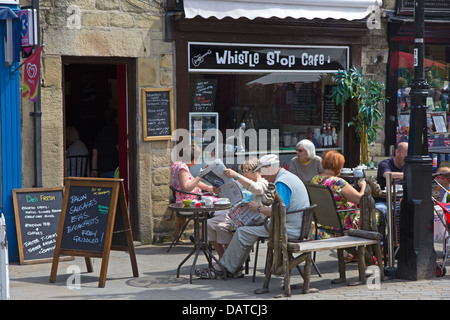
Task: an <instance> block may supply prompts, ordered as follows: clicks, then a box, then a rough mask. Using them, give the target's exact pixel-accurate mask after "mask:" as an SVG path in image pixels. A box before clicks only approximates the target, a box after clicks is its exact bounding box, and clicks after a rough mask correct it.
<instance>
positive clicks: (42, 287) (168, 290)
mask: <svg viewBox="0 0 450 320" xmlns="http://www.w3.org/2000/svg"><path fill="white" fill-rule="evenodd" d="M167 248H168V244H161V245H145V246H136V258H137V262H138V268H139V277H136V278H134V277H133V276H132V271H131V263H130V259H129V255H128V253H126V252H120V251H111V255H110V259H109V265H108V272H107V280H106V286H105V288H98V280H99V269H100V265H101V259H97V258H94V259H93V263H94V272H93V273H87V272H86V268H85V262H84V258H82V257H76V258H75V259H74V260H72V261H61V262H60V263H59V268H58V273H57V278H56V282H55V283H50V282H49V278H50V270H51V265H52V263H41V264H29V265H19V264H11V265H10V292H11V300H51V299H58V300H116V299H117V300H179V301H184V302H183V303H187V302H188V301H191V300H199V299H201V300H221V301H238V300H254V301H259V302H261V301H263V300H272V299H274V296H275V295H277V294H280V293H282V292H283V290H282V286H281V284H282V278H281V277H280V276H274V277H272V280H271V282H270V287H269V288H270V292H269V293H267V294H263V295H255V294H254V293H253V292H254V290H255V289H258V288H261V287H262V285H263V281H264V274H263V270H264V261H265V254H266V247H265V245H262V246H261V248H260V251H259V258H258V266H257V268H256V269H257V272H256V281H255V282H252V272H253V261H254V253H252V255H251V259H252V261H251V262H250V266H251V267H250V274H248V275H246V276H245V277H244V278H242V279H227V280H226V281H224V280H221V279H214V280H204V279H198V278H197V277H196V276H195V275H194V277H193V283H192V284H190V283H189V271H190V267H191V264H192V261H193V258H190V259H189V260H188V261H187V262H186V264H185V265H183V266H182V268H181V274H180V277H179V278H177V277H176V269H177V266H178V264H179V263H180V262H181V261H182V260H183V259H184V257H185V256H186V255H187V254H188V253H189V252H190V251H191V250H192V246H191V245H189V244H188V245H181V246H177V247H174V248H172V250H171V251H170V253H167V252H166V251H167ZM436 248H437V257H438V258H439V259H441V257H442V247H441V246H437V247H436ZM439 249H441V251H439ZM316 259H317V265H318V267H319V269H320V271H321V273H322V277H319V276H318V275H317V273H316V272H315V270H314V268H313V270H312V276H311V288H317V289H319V292H318V293H312V294H306V295H302V294H301V289H293V290H292V297H290V298H282V299H287V300H402V299H406V300H447V299H450V275H446V276H444V277H441V278H433V279H430V280H420V281H407V280H402V279H390V280H387V281H383V282H381V283H380V282H378V281H377V277H376V275H377V272H376V269H368V272H367V274H368V281H367V283H366V284H364V285H359V286H348V285H347V283H342V284H338V285H334V284H331V283H330V281H331V280H332V279H334V278H337V277H338V272H337V258H336V252H334V251H325V252H319V253H318V254H317V258H316ZM439 261H440V260H439ZM204 265H206V259H205V257H204V255H200V256H199V259H198V262H197V266H204ZM346 268H347V280H348V282H351V281H356V280H357V279H358V271H357V264H356V263H350V264H347V265H346ZM372 268H373V267H372ZM449 274H450V272H449ZM291 284H302V278H301V276H300V275H299V273H298V272H297V271H296V270H293V271H292V279H291Z"/></svg>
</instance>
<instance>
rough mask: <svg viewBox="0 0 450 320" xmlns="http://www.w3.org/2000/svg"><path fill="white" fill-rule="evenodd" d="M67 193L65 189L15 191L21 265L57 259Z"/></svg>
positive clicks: (15, 213)
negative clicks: (63, 206) (63, 204)
mask: <svg viewBox="0 0 450 320" xmlns="http://www.w3.org/2000/svg"><path fill="white" fill-rule="evenodd" d="M63 191H64V187H55V188H28V189H14V190H12V195H13V203H14V215H15V220H16V230H17V242H18V244H19V263H20V264H30V263H41V262H50V261H51V259H52V258H53V253H54V251H55V244H56V235H57V233H58V226H59V218H60V215H61V208H62V203H63Z"/></svg>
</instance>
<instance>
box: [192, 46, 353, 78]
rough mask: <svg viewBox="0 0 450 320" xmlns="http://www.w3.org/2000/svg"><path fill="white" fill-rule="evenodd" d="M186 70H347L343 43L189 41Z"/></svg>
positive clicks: (346, 50) (346, 53)
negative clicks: (335, 44) (275, 43)
mask: <svg viewBox="0 0 450 320" xmlns="http://www.w3.org/2000/svg"><path fill="white" fill-rule="evenodd" d="M188 46H189V71H190V72H215V71H221V72H223V71H228V72H237V71H240V72H302V71H303V72H311V71H315V72H317V71H320V72H337V71H338V70H344V69H348V60H349V47H347V46H286V45H282V46H281V45H280V46H279V45H261V44H236V43H230V44H228V43H205V42H189V44H188Z"/></svg>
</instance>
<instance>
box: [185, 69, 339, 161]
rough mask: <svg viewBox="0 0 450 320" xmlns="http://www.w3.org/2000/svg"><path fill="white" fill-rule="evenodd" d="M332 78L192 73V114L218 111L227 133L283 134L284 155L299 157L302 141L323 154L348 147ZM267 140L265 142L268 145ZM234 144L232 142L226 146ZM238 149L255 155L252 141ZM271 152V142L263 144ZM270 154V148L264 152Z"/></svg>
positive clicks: (237, 143) (281, 135)
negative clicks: (328, 149)
mask: <svg viewBox="0 0 450 320" xmlns="http://www.w3.org/2000/svg"><path fill="white" fill-rule="evenodd" d="M332 76H333V75H332V74H319V73H308V74H300V73H285V74H284V73H268V74H259V73H258V74H255V73H252V74H238V73H233V74H220V73H217V74H198V73H191V74H190V76H189V83H190V97H191V101H190V105H191V107H190V111H191V112H195V111H197V112H199V111H207V112H218V113H219V114H220V118H219V131H220V132H222V134H223V135H224V136H223V138H224V141H225V139H226V137H225V132H226V130H227V129H232V130H236V129H238V128H242V129H243V130H249V129H255V131H256V132H257V133H258V132H259V131H260V130H261V129H266V132H267V139H268V140H270V139H271V138H273V134H272V132H271V131H273V132H276V131H274V130H278V137H277V138H278V140H279V145H277V147H279V150H277V152H278V151H280V152H281V153H283V152H285V153H289V152H291V153H294V152H295V146H296V144H297V142H298V141H300V140H301V139H305V138H307V139H310V140H311V141H313V142H314V144H315V145H316V148H318V151H321V150H322V151H323V150H325V148H331V147H334V148H338V149H341V147H342V139H341V131H342V116H341V110H340V109H341V108H340V107H338V106H336V105H335V104H334V103H333V102H332V100H331V97H330V96H329V93H330V90H331V87H332V86H333V80H332ZM264 142H265V141H264ZM226 143H229V142H226ZM234 143H235V145H234V147H235V150H236V151H250V149H251V147H254V146H249V145H248V141H245V142H243V144H244V145H239V141H235V142H234ZM259 143H260V145H259V146H258V147H261V148H263V149H264V148H266V147H268V146H270V145H271V141H268V143H263V142H262V141H259ZM264 150H266V149H264Z"/></svg>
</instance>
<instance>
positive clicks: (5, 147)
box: [0, 6, 22, 262]
mask: <svg viewBox="0 0 450 320" xmlns="http://www.w3.org/2000/svg"><path fill="white" fill-rule="evenodd" d="M10 8H11V9H12V10H13V11H14V12H15V13H16V14H18V8H17V7H14V6H13V7H11V6H10ZM15 27H19V28H20V24H15ZM5 32H6V22H5V21H4V20H2V21H0V109H1V110H0V125H1V128H0V129H1V164H0V165H1V174H2V176H1V183H2V186H1V193H2V203H1V208H0V209H1V210H2V212H3V215H4V216H5V221H6V234H7V238H8V253H9V260H10V262H16V261H19V252H18V245H17V233H16V223H15V218H14V207H13V201H12V189H19V188H21V187H22V177H21V175H22V156H21V135H20V133H21V132H20V82H19V78H20V70H17V72H14V71H15V70H16V69H17V67H18V66H19V61H16V62H14V63H13V64H12V66H5V63H4V61H5V56H4V55H5V54H4V52H5V51H4V41H3V39H4V36H5ZM15 34H16V35H17V32H15ZM18 41H20V39H18Z"/></svg>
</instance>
